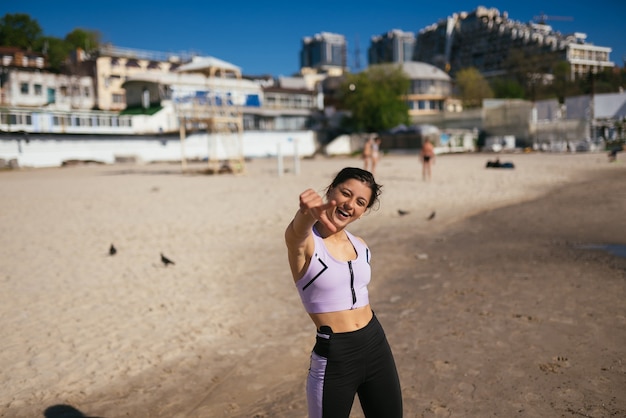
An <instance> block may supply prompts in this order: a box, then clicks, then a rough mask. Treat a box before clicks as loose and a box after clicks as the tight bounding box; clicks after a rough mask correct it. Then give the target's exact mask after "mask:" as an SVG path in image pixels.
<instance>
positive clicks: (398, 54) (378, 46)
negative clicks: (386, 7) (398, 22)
mask: <svg viewBox="0 0 626 418" xmlns="http://www.w3.org/2000/svg"><path fill="white" fill-rule="evenodd" d="M414 51H415V34H413V33H412V32H403V31H401V30H399V29H393V30H391V31H389V32H387V33H384V34H382V35H378V36H372V38H371V44H370V47H369V49H368V62H369V65H375V64H383V63H387V62H395V63H399V62H407V61H413V53H414Z"/></svg>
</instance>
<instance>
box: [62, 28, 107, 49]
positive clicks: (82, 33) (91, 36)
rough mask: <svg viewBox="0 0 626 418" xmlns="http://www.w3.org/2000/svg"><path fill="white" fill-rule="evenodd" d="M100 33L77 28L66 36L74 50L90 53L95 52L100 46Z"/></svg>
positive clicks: (66, 40)
mask: <svg viewBox="0 0 626 418" xmlns="http://www.w3.org/2000/svg"><path fill="white" fill-rule="evenodd" d="M100 39H101V36H100V32H98V31H93V30H88V29H80V28H76V29H74V30H73V31H71V32H70V33H68V34H67V35H66V36H65V42H67V43H68V44H69V45H70V46H71V48H72V49H77V48H81V49H82V50H83V51H85V52H87V53H89V52H92V51H95V50H97V49H98V47H99V46H100Z"/></svg>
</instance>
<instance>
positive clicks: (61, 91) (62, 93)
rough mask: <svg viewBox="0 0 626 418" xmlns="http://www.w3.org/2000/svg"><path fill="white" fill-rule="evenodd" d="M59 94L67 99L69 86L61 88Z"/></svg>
mask: <svg viewBox="0 0 626 418" xmlns="http://www.w3.org/2000/svg"><path fill="white" fill-rule="evenodd" d="M59 92H60V93H61V96H63V97H67V86H61V87H60V88H59Z"/></svg>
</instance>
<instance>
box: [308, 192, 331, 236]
mask: <svg viewBox="0 0 626 418" xmlns="http://www.w3.org/2000/svg"><path fill="white" fill-rule="evenodd" d="M335 206H337V202H335V201H334V200H331V201H330V202H328V203H325V202H324V199H323V198H322V197H321V196H320V195H319V194H318V193H317V192H316V191H315V190H313V189H307V190H305V191H304V192H302V194H300V212H302V213H303V214H305V215H307V214H308V215H310V216H311V217H312V218H313V219H315V220H316V221H319V222H321V223H322V224H323V225H324V226H325V227H326V228H328V229H329V230H330V231H331V232H337V227H336V226H335V225H334V224H333V223H332V222H331V221H330V219H328V214H327V211H328V209H330V208H333V207H335Z"/></svg>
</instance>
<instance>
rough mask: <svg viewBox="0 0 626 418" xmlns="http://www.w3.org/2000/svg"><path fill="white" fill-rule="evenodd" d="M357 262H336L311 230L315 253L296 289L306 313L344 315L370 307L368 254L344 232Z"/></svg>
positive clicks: (367, 249)
mask: <svg viewBox="0 0 626 418" xmlns="http://www.w3.org/2000/svg"><path fill="white" fill-rule="evenodd" d="M345 233H346V235H347V236H348V239H349V240H350V242H351V243H352V245H353V246H354V249H355V250H356V253H357V258H356V259H355V260H350V261H339V260H336V259H335V258H333V256H331V255H330V254H329V253H328V250H327V249H326V245H325V244H324V240H323V239H322V237H321V236H320V235H319V233H318V232H317V230H316V229H315V227H313V240H314V241H315V249H314V253H313V257H312V258H311V262H310V263H309V267H308V269H307V271H306V273H304V276H302V277H301V278H300V279H299V280H298V281H297V282H296V287H297V289H298V293H299V294H300V299H302V304H303V305H304V309H306V311H307V312H308V313H323V312H336V311H345V310H349V309H355V308H360V307H362V306H366V305H367V304H368V303H369V295H368V293H367V285H368V283H369V282H370V279H371V275H372V272H371V268H370V250H369V248H367V246H366V245H365V244H363V241H361V240H360V239H358V238H356V237H355V236H354V235H352V234H351V233H349V232H348V231H345Z"/></svg>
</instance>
